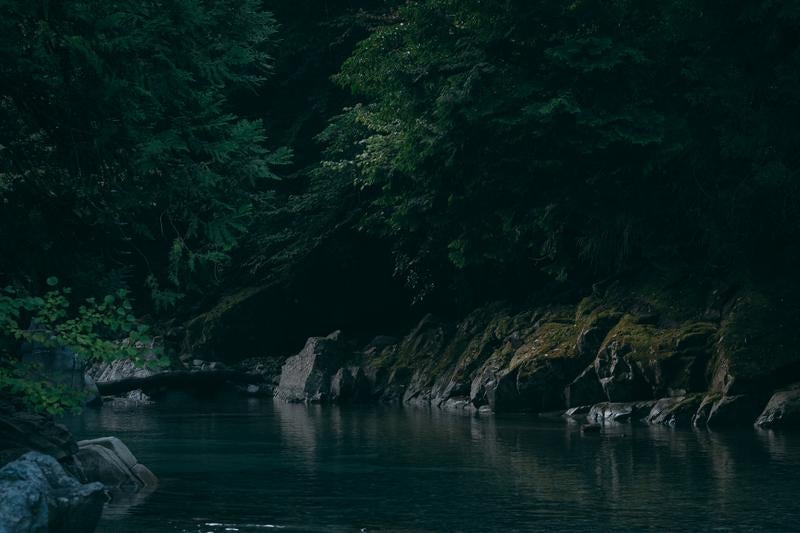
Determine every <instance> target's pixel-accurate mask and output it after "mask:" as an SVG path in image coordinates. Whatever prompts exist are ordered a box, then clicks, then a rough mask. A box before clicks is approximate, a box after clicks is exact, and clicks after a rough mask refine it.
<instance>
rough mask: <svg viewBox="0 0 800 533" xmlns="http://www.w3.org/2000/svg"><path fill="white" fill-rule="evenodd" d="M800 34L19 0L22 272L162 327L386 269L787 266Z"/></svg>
mask: <svg viewBox="0 0 800 533" xmlns="http://www.w3.org/2000/svg"><path fill="white" fill-rule="evenodd" d="M798 30H800V5H799V4H797V3H796V2H791V1H774V0H758V1H755V2H745V1H738V0H737V1H733V2H730V1H729V2H722V1H720V0H697V1H689V0H669V1H665V2H634V1H631V0H613V1H605V0H578V1H575V2H566V3H565V2H552V1H545V0H502V1H501V0H489V1H486V0H412V1H401V0H380V1H379V0H373V1H370V0H347V1H344V0H342V1H337V2H334V1H330V0H314V1H309V2H302V3H298V2H290V1H288V0H274V1H271V2H264V3H263V4H262V2H260V1H258V0H165V1H161V0H159V1H156V0H148V1H139V0H120V1H115V2H104V1H100V0H49V1H43V2H19V1H16V0H0V59H1V60H2V61H0V206H1V208H0V281H2V282H3V284H8V285H12V286H14V287H15V289H14V290H18V291H21V292H20V294H37V293H42V292H43V290H44V280H45V279H46V278H47V277H48V276H52V275H58V276H59V277H61V278H62V279H65V280H67V281H68V282H69V284H70V285H72V286H74V287H75V290H76V295H75V300H76V301H82V299H84V298H86V297H87V296H90V295H91V294H98V293H99V294H106V293H111V294H115V293H116V291H117V290H119V289H124V290H126V291H130V292H129V293H130V295H131V297H132V299H133V300H134V302H135V303H136V305H137V306H138V307H139V309H140V312H141V313H144V314H147V315H148V316H149V318H150V319H151V320H152V321H154V322H157V323H163V321H164V319H165V318H167V317H179V318H180V319H184V318H188V317H190V316H192V315H194V314H197V313H199V312H201V311H203V310H205V309H208V308H209V307H210V306H213V305H214V303H215V301H216V300H217V299H218V297H219V296H220V295H221V294H224V293H226V292H233V291H234V290H235V289H236V288H238V287H242V286H270V285H271V286H277V287H283V288H284V290H286V291H287V292H289V293H290V294H291V295H292V297H296V298H295V299H296V300H297V301H300V300H302V301H303V302H305V303H304V304H303V305H307V306H309V307H314V308H316V306H317V305H318V304H319V301H320V300H321V299H323V298H329V297H330V295H331V294H338V293H330V292H327V293H326V292H321V291H319V287H318V286H316V285H312V284H309V283H308V280H313V279H316V278H319V279H325V280H326V282H327V283H328V285H338V286H340V287H342V288H346V287H348V286H355V285H358V284H359V283H360V282H361V281H362V280H363V279H364V273H365V272H370V273H375V276H376V277H375V279H378V280H385V281H382V282H381V283H385V284H386V285H387V287H388V285H389V284H390V283H392V282H393V280H400V281H401V282H402V283H403V284H404V286H405V287H406V293H405V295H404V296H405V300H404V301H402V302H396V303H397V306H399V307H402V306H407V305H409V304H411V303H412V302H413V303H414V304H416V305H418V306H420V307H427V308H430V307H432V306H440V307H444V308H445V309H448V310H453V309H459V308H460V309H463V308H468V307H470V306H473V305H477V304H478V303H480V302H482V301H485V300H487V299H492V298H524V297H526V295H528V294H530V293H531V292H532V291H535V290H537V289H539V288H541V287H544V286H548V287H552V286H576V285H577V286H587V285H589V284H590V283H592V282H594V281H597V280H600V279H605V278H607V277H609V276H614V275H618V274H619V273H621V272H630V271H646V270H647V269H648V268H650V267H651V266H653V265H656V264H658V265H661V266H662V267H664V266H666V267H667V268H671V265H678V264H680V265H681V268H688V269H689V270H690V271H694V272H699V273H703V274H707V275H710V276H729V275H731V274H732V273H735V275H737V276H755V277H759V276H761V277H764V276H770V277H780V276H790V275H793V274H794V271H795V270H796V268H797V264H798V259H800V249H799V248H798V243H800V212H799V211H798V210H797V209H796V206H797V205H798V202H799V201H800V187H798V183H799V182H798V171H799V170H800V159H798V158H800V155H799V154H800V152H798V151H797V149H796V147H797V146H798V143H799V142H800V133H798V129H797V128H796V126H795V119H796V117H797V116H800V31H798ZM268 74H269V76H268ZM292 154H294V156H293V157H292ZM278 176H280V179H276V178H278ZM333 265H337V266H336V268H334V267H333ZM331 272H335V276H336V277H335V279H331V278H330V276H331ZM326 276H327V277H326ZM342 290H344V289H342ZM367 292H371V293H374V290H373V289H370V291H365V293H364V294H360V295H358V296H357V297H353V298H352V302H351V303H350V305H351V307H349V308H348V307H344V308H342V309H343V311H342V312H343V313H344V314H346V313H348V312H355V311H353V310H354V309H364V308H368V307H369V306H370V305H373V304H374V298H375V295H374V294H367ZM392 294H395V293H392ZM26 297H27V296H26ZM301 297H302V298H301ZM379 297H380V296H379ZM394 297H395V296H392V298H394ZM284 301H285V300H279V301H277V302H276V303H274V304H272V305H274V306H280V305H282V302H284ZM371 302H372V303H371ZM392 302H394V300H392ZM267 305H268V304H267ZM339 318H340V319H341V318H342V317H339ZM11 351H12V352H13V350H11ZM9 353H11V352H9ZM9 357H11V356H10V355H9Z"/></svg>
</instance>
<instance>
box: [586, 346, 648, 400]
mask: <svg viewBox="0 0 800 533" xmlns="http://www.w3.org/2000/svg"><path fill="white" fill-rule="evenodd" d="M629 351H630V347H629V346H628V345H627V344H626V343H624V342H620V341H617V340H613V341H611V342H609V343H608V344H607V345H606V346H604V347H603V349H602V350H600V352H599V353H598V354H597V359H595V361H594V369H595V372H596V373H597V377H598V378H599V380H600V385H601V386H602V387H603V391H604V392H605V394H606V397H607V398H608V399H609V401H612V402H630V401H634V400H640V399H643V398H649V397H651V394H652V393H651V390H650V387H649V385H648V384H647V382H646V381H645V380H644V378H643V376H642V374H641V371H640V370H639V368H638V367H637V365H635V364H633V363H632V362H631V361H630V360H629V359H628V357H627V355H628V353H629Z"/></svg>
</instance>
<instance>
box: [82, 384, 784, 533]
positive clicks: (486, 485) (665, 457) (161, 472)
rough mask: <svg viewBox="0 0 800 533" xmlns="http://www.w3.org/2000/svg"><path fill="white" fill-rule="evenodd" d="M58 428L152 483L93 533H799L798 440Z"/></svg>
mask: <svg viewBox="0 0 800 533" xmlns="http://www.w3.org/2000/svg"><path fill="white" fill-rule="evenodd" d="M68 425H69V426H70V427H71V429H72V430H73V431H74V432H75V433H76V436H78V437H79V438H90V437H96V436H102V435H116V436H118V437H120V438H121V439H122V440H123V441H125V442H126V443H127V444H128V446H129V447H130V448H131V450H132V451H133V452H134V454H135V455H136V456H137V457H138V458H139V460H140V462H142V463H144V464H146V465H148V466H149V467H150V468H151V470H153V471H154V472H155V473H156V475H158V476H159V478H160V480H161V482H160V485H159V487H158V488H157V489H156V490H155V491H154V492H152V493H151V494H147V495H139V496H138V497H137V498H131V499H128V500H124V501H116V502H112V503H111V504H109V506H108V507H107V508H106V511H105V513H104V517H103V520H102V522H101V524H100V527H99V529H98V531H99V532H101V533H103V532H105V533H110V532H114V533H117V532H119V533H127V532H136V533H140V532H149V531H154V532H160V531H164V532H167V531H176V532H177V531H180V532H192V533H195V532H214V533H216V532H223V531H224V532H228V531H231V532H235V531H241V532H264V531H272V530H278V531H285V532H297V531H332V532H339V531H342V532H350V531H355V532H358V531H395V532H400V531H402V532H410V531H583V530H590V531H631V530H671V531H679V530H683V531H686V530H692V531H695V530H704V531H709V530H715V531H754V530H756V531H757V530H762V531H788V530H798V529H800V434H785V433H771V432H756V431H753V430H749V429H748V430H744V431H738V432H719V433H713V432H708V431H697V432H696V431H690V430H670V429H666V428H650V427H645V426H642V427H638V426H637V427H632V426H627V425H619V426H613V427H609V428H608V429H607V430H606V433H605V434H603V435H583V434H581V432H580V430H579V428H578V427H577V426H576V425H569V424H566V423H564V422H560V421H559V422H553V421H543V420H537V419H536V418H533V417H530V416H508V417H504V416H495V417H486V418H475V417H470V416H461V415H455V414H448V413H441V412H437V411H428V410H424V409H401V408H388V407H387V408H378V407H358V408H350V409H345V408H336V407H321V406H310V407H307V406H303V405H286V404H281V403H273V401H272V400H246V399H241V400H238V399H237V400H227V401H205V402H198V401H191V402H190V401H186V400H184V401H173V402H166V403H164V404H160V405H157V406H152V407H147V408H142V409H138V410H127V411H115V410H113V409H110V408H103V409H102V410H99V411H90V410H87V411H86V412H85V413H84V414H83V415H81V416H80V417H78V418H74V419H71V420H69V421H68Z"/></svg>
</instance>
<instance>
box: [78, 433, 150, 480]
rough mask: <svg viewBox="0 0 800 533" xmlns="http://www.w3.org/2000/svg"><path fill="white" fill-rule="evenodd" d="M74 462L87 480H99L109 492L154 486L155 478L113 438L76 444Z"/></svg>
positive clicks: (125, 447)
mask: <svg viewBox="0 0 800 533" xmlns="http://www.w3.org/2000/svg"><path fill="white" fill-rule="evenodd" d="M78 447H79V450H78V453H77V454H76V458H77V460H78V461H79V462H80V465H81V470H82V472H83V474H84V475H85V476H86V478H87V479H88V480H90V481H99V482H101V483H103V484H104V485H105V486H106V487H107V488H108V489H110V490H118V491H128V492H137V491H139V490H141V489H145V488H152V487H155V485H156V484H157V483H158V479H157V478H156V476H155V475H154V474H153V473H152V472H151V471H150V470H149V469H148V468H147V467H146V466H144V465H142V464H141V463H139V461H138V460H137V459H136V457H135V456H134V455H133V454H132V453H131V451H130V450H129V449H128V447H127V446H125V444H123V442H122V441H121V440H119V439H118V438H116V437H103V438H99V439H93V440H85V441H80V442H79V443H78Z"/></svg>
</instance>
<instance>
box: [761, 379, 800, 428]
mask: <svg viewBox="0 0 800 533" xmlns="http://www.w3.org/2000/svg"><path fill="white" fill-rule="evenodd" d="M798 425H800V383H795V384H794V385H792V386H791V387H789V388H787V389H784V390H780V391H777V392H776V393H775V394H773V395H772V397H771V398H770V399H769V402H767V405H766V407H764V410H763V411H762V412H761V415H759V417H758V419H757V420H756V426H758V427H762V428H782V427H797V426H798Z"/></svg>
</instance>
